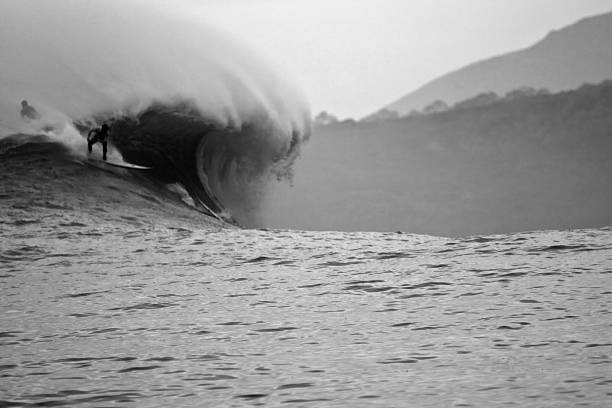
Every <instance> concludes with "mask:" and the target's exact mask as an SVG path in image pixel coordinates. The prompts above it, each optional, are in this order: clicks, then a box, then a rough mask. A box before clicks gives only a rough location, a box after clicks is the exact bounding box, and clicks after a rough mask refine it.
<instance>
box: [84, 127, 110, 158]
mask: <svg viewBox="0 0 612 408" xmlns="http://www.w3.org/2000/svg"><path fill="white" fill-rule="evenodd" d="M107 139H108V128H104V127H102V128H100V129H92V130H90V131H89V134H88V135H87V150H89V152H90V153H91V147H92V146H93V145H94V144H96V143H98V142H100V143H102V160H106V151H107V147H108V146H107V145H108V141H107Z"/></svg>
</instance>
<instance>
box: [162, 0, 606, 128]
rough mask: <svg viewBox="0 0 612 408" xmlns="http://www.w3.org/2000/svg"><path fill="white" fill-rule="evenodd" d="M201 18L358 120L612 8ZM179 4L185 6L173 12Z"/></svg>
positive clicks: (454, 2) (537, 4)
mask: <svg viewBox="0 0 612 408" xmlns="http://www.w3.org/2000/svg"><path fill="white" fill-rule="evenodd" d="M195 3H196V4H197V5H198V7H200V8H201V11H199V12H198V13H197V14H200V13H201V15H202V16H203V17H204V18H205V19H206V20H208V22H210V23H212V24H213V25H214V26H217V27H220V28H221V29H222V30H224V31H226V32H229V33H231V34H232V36H234V37H236V38H238V39H239V40H240V41H242V42H246V43H247V44H249V45H250V46H251V47H252V48H255V49H256V50H257V51H258V52H259V53H260V54H262V55H263V56H264V57H266V58H267V59H268V60H269V61H271V62H272V64H273V65H274V66H275V67H276V68H277V69H279V70H280V71H281V72H282V73H283V74H286V75H287V76H289V77H290V78H292V80H293V82H295V83H297V84H298V85H299V86H300V87H301V89H302V90H303V91H304V93H305V94H306V96H307V98H308V100H309V102H310V105H311V108H312V111H313V113H317V112H319V111H321V110H323V109H325V110H328V111H330V112H332V113H334V114H336V115H338V116H340V117H341V118H344V117H349V116H350V117H355V118H359V117H362V116H364V115H366V114H368V113H371V112H373V111H375V110H377V109H379V108H381V107H382V106H384V105H386V104H387V103H390V102H392V101H394V100H395V99H397V98H399V97H400V96H403V95H404V94H406V93H408V92H410V91H412V90H414V89H415V88H417V87H419V86H421V85H423V84H424V83H425V82H428V81H429V80H431V79H434V78H435V77H437V76H439V75H441V74H444V73H447V72H448V71H450V70H454V69H457V68H460V67H461V66H463V65H465V64H468V63H471V62H474V61H476V60H479V59H482V58H486V57H490V56H493V55H497V54H502V53H505V52H508V51H513V50H516V49H520V48H525V47H527V46H530V45H531V44H533V43H534V42H536V41H538V40H539V39H541V38H542V37H544V36H545V35H546V33H547V32H549V31H550V30H552V29H558V28H561V27H563V26H565V25H567V24H570V23H573V22H575V21H576V20H578V19H580V18H582V17H585V16H589V15H594V14H600V13H603V12H606V11H612V0H418V1H417V0H207V1H203V2H195ZM171 4H176V3H171Z"/></svg>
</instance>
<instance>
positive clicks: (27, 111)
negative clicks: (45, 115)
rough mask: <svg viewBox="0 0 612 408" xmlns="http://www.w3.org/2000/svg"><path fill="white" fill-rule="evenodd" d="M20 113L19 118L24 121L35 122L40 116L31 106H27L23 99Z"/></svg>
mask: <svg viewBox="0 0 612 408" xmlns="http://www.w3.org/2000/svg"><path fill="white" fill-rule="evenodd" d="M20 113H21V117H22V118H24V119H25V120H35V119H38V118H40V115H39V114H38V112H36V109H34V107H33V106H32V105H28V101H26V100H25V99H24V100H23V101H21V112H20Z"/></svg>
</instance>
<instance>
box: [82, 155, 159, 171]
mask: <svg viewBox="0 0 612 408" xmlns="http://www.w3.org/2000/svg"><path fill="white" fill-rule="evenodd" d="M88 160H89V161H92V162H95V163H99V164H108V165H109V166H115V167H122V168H124V169H131V170H152V169H153V167H147V166H139V165H138V164H132V163H127V162H123V163H121V162H116V161H110V160H102V159H93V158H91V157H90V158H89V159H88Z"/></svg>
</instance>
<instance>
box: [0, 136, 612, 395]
mask: <svg viewBox="0 0 612 408" xmlns="http://www.w3.org/2000/svg"><path fill="white" fill-rule="evenodd" d="M44 146H46V147H44ZM44 146H43V147H44V149H54V148H55V147H53V145H50V146H49V145H44ZM43 147H40V146H39V149H38V150H41V149H42V150H44V149H43ZM34 150H36V149H33V148H32V147H30V148H28V149H27V152H22V153H23V154H21V153H19V154H18V153H13V155H12V156H7V155H6V154H5V155H4V156H3V161H2V162H1V163H0V167H1V168H0V170H1V171H2V174H3V175H4V176H5V177H4V178H3V180H2V183H1V184H0V188H1V189H0V204H1V206H0V288H1V289H0V290H1V297H0V375H1V381H0V405H1V406H5V407H12V406H15V407H17V406H24V407H30V406H84V407H102V406H105V407H106V406H115V407H124V406H125V407H131V406H138V407H169V406H172V407H208V406H210V407H213V406H224V407H225V406H227V407H249V406H270V407H276V406H287V407H443V406H444V407H446V406H449V407H452V406H455V407H469V406H473V407H484V406H486V407H504V406H517V407H576V406H590V407H603V406H607V405H609V404H610V403H611V402H612V302H611V298H612V289H611V288H612V229H610V228H602V229H590V230H573V231H536V232H525V233H516V234H508V235H494V236H482V237H480V236H476V237H465V238H443V237H433V236H425V235H413V234H409V233H405V232H404V233H402V232H389V233H371V232H351V233H347V232H308V231H294V230H249V229H240V228H236V227H231V226H228V225H227V224H223V223H221V222H218V221H216V220H214V219H211V218H210V217H207V216H205V215H203V214H201V213H198V212H196V211H194V210H193V209H191V208H189V207H188V206H186V205H184V204H182V203H181V202H180V200H176V198H173V197H172V196H171V195H169V194H166V195H164V194H162V190H159V189H156V188H157V187H155V186H154V185H149V184H147V183H148V182H147V181H146V180H145V179H143V178H142V177H141V176H139V175H138V174H136V173H133V172H132V173H130V172H128V171H123V170H119V169H112V170H111V169H106V168H103V167H102V168H99V167H95V166H92V165H91V164H90V163H87V162H79V161H74V160H72V161H71V160H69V158H68V157H64V156H61V155H59V156H54V157H53V159H50V160H47V161H46V162H45V161H43V162H42V163H41V160H42V159H41V157H39V156H36V154H34V153H33V151H34ZM38 150H36V151H38ZM26 153H27V154H26ZM45 156H49V155H48V151H45Z"/></svg>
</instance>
